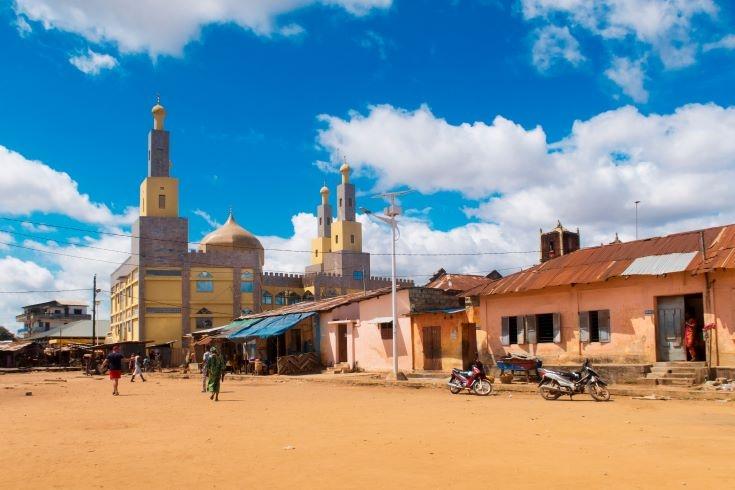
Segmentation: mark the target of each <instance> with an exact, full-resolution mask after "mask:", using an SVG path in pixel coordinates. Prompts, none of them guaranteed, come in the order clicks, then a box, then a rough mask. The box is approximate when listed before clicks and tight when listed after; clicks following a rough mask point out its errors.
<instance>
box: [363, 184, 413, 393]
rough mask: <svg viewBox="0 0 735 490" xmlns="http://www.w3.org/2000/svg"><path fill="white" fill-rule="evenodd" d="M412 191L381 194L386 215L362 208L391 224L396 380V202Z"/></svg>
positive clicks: (396, 370)
mask: <svg viewBox="0 0 735 490" xmlns="http://www.w3.org/2000/svg"><path fill="white" fill-rule="evenodd" d="M409 192H411V191H410V190H407V191H400V192H386V193H384V194H380V197H383V198H385V199H387V200H388V207H387V208H385V210H384V211H383V214H385V216H378V215H375V214H373V213H372V211H370V210H368V209H365V208H360V210H361V211H362V212H363V213H365V214H367V215H370V216H374V217H375V218H377V219H379V220H380V221H382V222H383V223H386V224H387V225H389V226H390V230H391V254H390V259H391V264H390V265H391V267H390V269H391V274H390V276H391V277H390V278H391V312H392V320H393V341H392V350H393V376H394V377H395V379H396V380H399V379H400V378H399V373H398V298H397V295H396V241H397V240H398V238H397V236H396V235H397V231H398V220H397V217H398V216H399V215H400V214H401V207H400V206H399V205H398V204H397V203H396V198H397V197H398V196H402V195H404V194H408V193H409Z"/></svg>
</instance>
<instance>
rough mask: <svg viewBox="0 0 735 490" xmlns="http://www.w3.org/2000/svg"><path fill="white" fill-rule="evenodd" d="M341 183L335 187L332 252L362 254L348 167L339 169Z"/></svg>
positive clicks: (359, 226)
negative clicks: (335, 208)
mask: <svg viewBox="0 0 735 490" xmlns="http://www.w3.org/2000/svg"><path fill="white" fill-rule="evenodd" d="M339 171H340V173H341V174H342V183H341V184H340V185H338V186H337V221H336V222H335V223H334V226H333V227H332V251H333V252H338V251H340V250H348V251H350V252H362V224H361V223H358V222H357V221H355V186H354V184H351V183H350V166H349V165H348V164H347V162H345V163H344V164H343V165H342V166H341V167H340V169H339Z"/></svg>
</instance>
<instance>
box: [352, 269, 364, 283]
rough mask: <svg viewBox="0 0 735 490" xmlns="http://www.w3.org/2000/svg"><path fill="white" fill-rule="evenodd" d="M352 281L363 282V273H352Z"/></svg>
mask: <svg viewBox="0 0 735 490" xmlns="http://www.w3.org/2000/svg"><path fill="white" fill-rule="evenodd" d="M352 279H354V280H355V281H362V271H354V272H353V273H352Z"/></svg>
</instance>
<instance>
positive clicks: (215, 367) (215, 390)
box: [207, 346, 225, 402]
mask: <svg viewBox="0 0 735 490" xmlns="http://www.w3.org/2000/svg"><path fill="white" fill-rule="evenodd" d="M209 352H210V354H211V355H210V357H209V360H208V361H207V391H210V392H212V394H211V395H210V397H209V399H210V400H214V401H216V402H217V401H219V387H220V383H221V382H222V374H223V373H224V371H225V360H224V359H223V358H222V356H221V355H220V354H219V352H217V348H216V347H215V346H212V347H211V348H210V349H209Z"/></svg>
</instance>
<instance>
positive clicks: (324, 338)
mask: <svg viewBox="0 0 735 490" xmlns="http://www.w3.org/2000/svg"><path fill="white" fill-rule="evenodd" d="M359 316H360V307H359V305H358V303H351V304H349V305H345V306H342V307H339V308H335V309H334V310H332V311H327V312H324V313H321V314H320V315H319V332H320V333H319V336H320V339H319V350H320V356H321V361H322V366H333V365H334V364H335V359H337V348H338V345H337V325H336V324H331V325H330V324H329V322H332V321H339V320H347V322H346V323H347V330H348V331H347V355H348V360H347V362H349V363H350V367H354V348H352V346H351V344H352V343H353V342H352V339H351V335H350V333H351V330H352V321H350V320H357V319H358V318H359Z"/></svg>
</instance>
